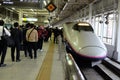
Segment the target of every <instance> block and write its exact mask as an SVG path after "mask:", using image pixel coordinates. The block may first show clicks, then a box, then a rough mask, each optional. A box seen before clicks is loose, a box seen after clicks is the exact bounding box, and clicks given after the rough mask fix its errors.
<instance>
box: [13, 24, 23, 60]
mask: <svg viewBox="0 0 120 80" xmlns="http://www.w3.org/2000/svg"><path fill="white" fill-rule="evenodd" d="M11 37H12V38H13V40H14V42H15V45H14V46H13V47H11V58H12V61H13V62H14V61H15V55H14V53H15V49H16V62H19V61H21V60H20V45H21V41H22V32H21V30H20V29H19V23H18V22H15V23H14V28H13V29H11Z"/></svg>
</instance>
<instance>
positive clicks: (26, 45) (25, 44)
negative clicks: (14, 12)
mask: <svg viewBox="0 0 120 80" xmlns="http://www.w3.org/2000/svg"><path fill="white" fill-rule="evenodd" d="M29 27H30V23H27V24H26V26H25V28H23V46H24V53H25V57H27V56H28V55H29V54H28V42H27V40H26V32H27V30H28V29H29Z"/></svg>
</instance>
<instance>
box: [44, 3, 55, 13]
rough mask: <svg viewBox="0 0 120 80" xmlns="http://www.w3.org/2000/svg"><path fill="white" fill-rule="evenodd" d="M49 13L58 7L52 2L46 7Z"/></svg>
mask: <svg viewBox="0 0 120 80" xmlns="http://www.w3.org/2000/svg"><path fill="white" fill-rule="evenodd" d="M45 8H46V9H47V10H48V11H49V12H53V11H54V10H55V9H56V6H55V5H54V4H53V3H52V2H50V3H49V4H48V5H47V6H46V7H45Z"/></svg>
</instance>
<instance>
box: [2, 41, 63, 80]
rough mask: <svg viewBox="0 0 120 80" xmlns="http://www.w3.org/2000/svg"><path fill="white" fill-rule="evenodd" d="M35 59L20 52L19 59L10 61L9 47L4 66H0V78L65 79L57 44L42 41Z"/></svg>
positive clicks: (13, 79) (15, 79) (22, 79)
mask: <svg viewBox="0 0 120 80" xmlns="http://www.w3.org/2000/svg"><path fill="white" fill-rule="evenodd" d="M37 53H38V54H37V55H38V57H37V59H30V58H29V57H25V56H24V52H23V51H21V52H20V56H21V61H20V62H12V61H11V53H10V48H8V50H7V55H6V58H5V64H7V66H6V67H0V80H65V76H64V69H63V66H62V61H61V60H60V59H59V53H58V44H54V43H53V42H51V41H49V42H46V43H44V45H43V51H37Z"/></svg>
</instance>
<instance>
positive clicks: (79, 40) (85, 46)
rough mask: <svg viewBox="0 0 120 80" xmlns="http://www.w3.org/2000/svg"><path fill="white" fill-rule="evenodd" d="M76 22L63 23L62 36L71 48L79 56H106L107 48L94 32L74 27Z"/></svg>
mask: <svg viewBox="0 0 120 80" xmlns="http://www.w3.org/2000/svg"><path fill="white" fill-rule="evenodd" d="M76 24H78V23H74V22H71V23H67V24H64V25H63V29H64V36H65V39H66V41H67V43H68V44H69V46H70V47H71V49H72V50H73V51H74V52H75V53H76V54H78V55H79V56H82V57H86V58H87V57H88V58H91V59H93V58H94V59H95V58H96V59H103V58H104V57H106V54H107V49H106V47H105V45H104V44H103V43H102V41H101V40H100V39H99V38H98V37H97V36H96V35H95V34H94V32H93V31H91V30H86V31H85V30H83V29H80V30H79V29H74V27H75V25H76ZM85 24H88V23H85ZM87 26H89V25H87ZM78 27H79V26H78ZM84 27H85V26H84ZM89 27H91V26H89Z"/></svg>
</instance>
